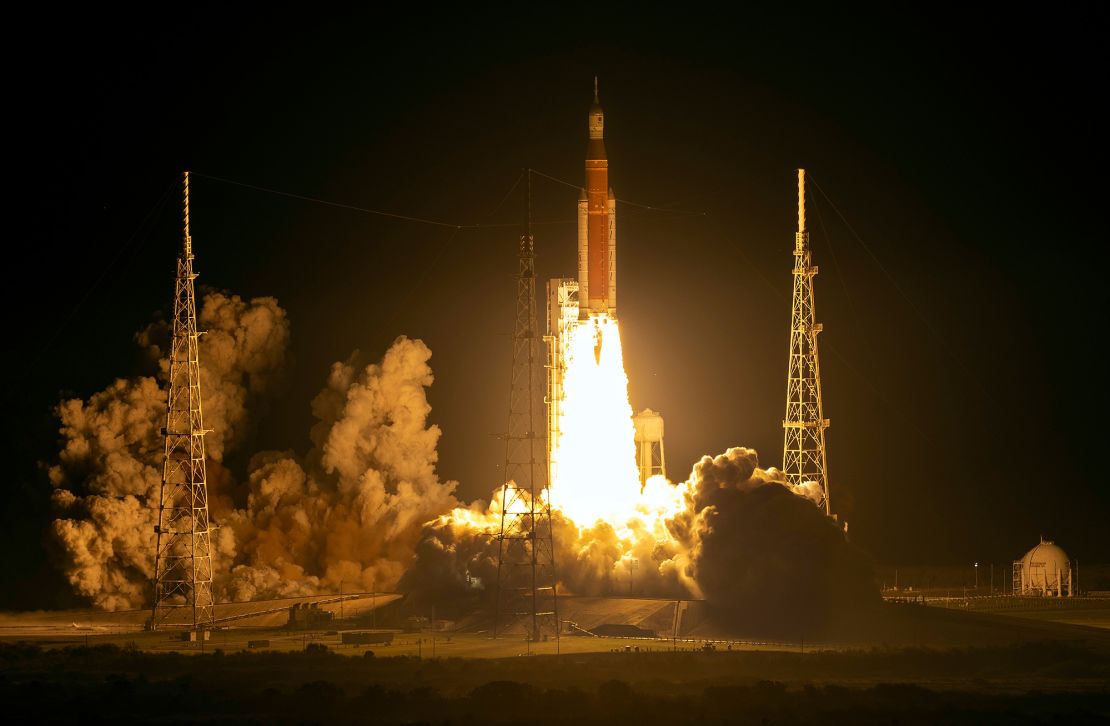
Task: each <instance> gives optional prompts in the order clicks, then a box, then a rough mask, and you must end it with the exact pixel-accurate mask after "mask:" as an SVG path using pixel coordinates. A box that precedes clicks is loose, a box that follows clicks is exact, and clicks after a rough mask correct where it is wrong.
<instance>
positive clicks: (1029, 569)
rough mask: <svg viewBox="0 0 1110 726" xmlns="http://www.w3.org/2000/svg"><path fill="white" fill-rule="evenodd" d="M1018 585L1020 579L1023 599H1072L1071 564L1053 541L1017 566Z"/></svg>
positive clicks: (1045, 542) (1029, 554) (1043, 541)
mask: <svg viewBox="0 0 1110 726" xmlns="http://www.w3.org/2000/svg"><path fill="white" fill-rule="evenodd" d="M1014 575H1015V577H1014V580H1015V583H1014V584H1015V585H1016V584H1017V581H1018V579H1019V577H1020V582H1021V594H1022V595H1043V596H1045V597H1065V596H1066V597H1071V594H1072V590H1071V560H1070V559H1068V553H1067V552H1064V550H1063V549H1062V548H1060V547H1059V546H1057V545H1056V544H1055V543H1054V542H1052V541H1051V540H1047V539H1045V538H1044V537H1041V542H1040V544H1038V545H1037V546H1036V547H1034V548H1033V549H1031V550H1029V551H1028V552H1026V553H1025V556H1024V557H1022V558H1021V559H1020V560H1018V561H1017V562H1015V563H1014Z"/></svg>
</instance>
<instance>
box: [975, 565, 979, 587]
mask: <svg viewBox="0 0 1110 726" xmlns="http://www.w3.org/2000/svg"><path fill="white" fill-rule="evenodd" d="M975 594H976V595H978V594H979V563H978V562H976V563H975Z"/></svg>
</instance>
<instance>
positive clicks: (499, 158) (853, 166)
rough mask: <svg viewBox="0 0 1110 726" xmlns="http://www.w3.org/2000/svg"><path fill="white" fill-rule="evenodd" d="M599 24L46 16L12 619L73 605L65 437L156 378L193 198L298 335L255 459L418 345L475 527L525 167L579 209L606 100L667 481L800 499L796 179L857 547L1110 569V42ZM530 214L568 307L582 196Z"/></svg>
mask: <svg viewBox="0 0 1110 726" xmlns="http://www.w3.org/2000/svg"><path fill="white" fill-rule="evenodd" d="M576 7H578V6H571V5H566V4H564V5H561V6H558V7H554V8H551V9H548V10H546V11H531V12H530V14H528V15H513V14H505V13H496V14H495V13H490V14H489V15H474V16H458V17H454V18H433V17H429V16H427V15H421V16H413V17H399V16H385V15H380V14H375V13H369V14H365V15H353V16H346V17H339V16H333V17H330V18H327V19H321V18H315V17H301V16H298V15H293V14H282V15H267V16H261V15H252V14H248V13H245V12H243V13H238V14H230V15H229V14H227V11H225V10H223V9H221V10H219V11H218V12H216V11H214V10H194V11H191V13H190V14H189V15H187V16H185V17H183V18H181V19H179V20H178V21H174V22H172V23H171V22H169V21H159V22H155V21H151V22H150V25H149V27H148V28H147V29H146V31H145V32H142V33H135V32H132V31H130V30H126V31H125V30H124V28H130V27H132V24H133V23H134V22H135V20H136V19H135V18H127V19H124V18H114V17H111V16H110V15H98V16H96V17H85V18H69V19H66V20H64V21H63V20H60V19H58V18H49V19H47V18H41V17H40V18H28V19H26V22H25V30H26V33H27V35H28V37H30V38H33V39H36V42H35V45H36V51H35V53H34V54H33V55H31V56H28V58H27V62H26V63H25V64H24V65H23V66H22V68H20V69H19V71H18V73H17V74H16V76H15V77H14V79H13V85H12V86H11V90H10V91H9V95H14V96H15V99H16V103H15V104H14V105H13V109H12V110H10V111H9V118H10V119H11V120H15V121H16V122H17V123H18V124H19V125H20V127H21V128H20V129H19V133H18V134H15V135H12V136H10V137H9V138H10V139H11V141H10V143H11V144H12V154H11V156H13V157H14V158H15V161H16V170H17V173H16V174H14V175H13V176H12V177H11V179H10V181H12V182H13V183H14V184H15V186H16V189H17V199H18V200H19V202H18V204H17V205H16V206H15V207H14V208H13V209H11V210H10V212H9V215H10V216H9V222H10V223H11V227H10V231H9V234H8V238H9V241H8V249H9V250H10V253H9V262H8V267H7V275H6V280H7V284H6V285H5V286H4V305H5V309H6V310H7V315H6V318H7V321H8V322H7V325H6V326H5V327H6V331H5V332H6V336H7V344H6V346H5V347H6V348H7V350H8V351H9V352H8V354H7V355H6V356H5V358H4V381H5V384H4V385H5V392H4V397H5V403H4V408H5V416H4V419H5V427H6V429H7V432H8V433H7V436H6V439H5V447H8V448H9V451H8V453H7V454H6V456H5V458H6V460H7V462H8V464H9V466H8V471H9V475H8V477H7V478H6V480H5V487H6V504H5V506H4V507H3V530H2V531H3V534H2V535H0V536H2V537H3V545H4V546H3V548H2V549H3V557H4V560H5V563H6V566H7V568H8V569H7V570H6V571H7V572H8V573H9V575H8V583H9V584H8V586H5V587H4V588H3V592H4V602H0V606H10V605H18V606H30V605H54V604H58V603H62V602H64V601H65V600H64V598H62V596H61V594H60V593H62V592H64V591H65V588H64V587H63V586H61V585H59V584H58V581H57V579H56V578H54V577H53V576H51V575H50V574H49V573H48V565H47V564H46V563H47V556H46V555H45V553H44V552H43V545H42V544H41V543H42V542H43V528H44V527H45V526H46V525H47V523H48V522H49V519H50V514H49V502H48V498H49V491H50V489H49V485H48V484H47V483H46V481H45V477H43V476H42V474H41V472H40V469H39V466H38V463H37V462H39V461H42V460H48V459H49V458H50V457H51V455H52V453H53V452H54V450H55V447H56V440H57V422H56V420H54V418H53V414H52V407H53V406H54V405H55V404H56V402H57V401H58V399H59V397H60V396H62V395H77V396H82V397H84V396H88V395H89V394H91V393H92V392H94V391H97V390H100V389H101V388H103V387H104V386H105V385H106V384H108V383H109V382H110V381H111V380H112V379H113V378H114V377H117V376H130V375H135V374H137V373H140V372H144V371H143V369H142V368H141V366H140V360H139V355H138V351H137V348H136V346H135V345H134V343H133V336H134V334H135V332H136V331H137V330H139V329H140V328H142V327H143V326H144V325H146V324H147V323H148V322H150V321H151V320H152V319H154V317H155V316H157V315H158V314H159V311H162V312H161V314H163V315H165V314H166V309H167V307H168V306H169V304H170V301H171V295H172V279H173V273H174V267H173V265H174V262H173V260H174V257H175V255H176V254H177V251H178V248H179V244H180V233H179V202H178V199H179V190H178V187H177V186H176V185H177V184H178V180H179V177H180V172H181V171H182V170H183V169H186V168H188V169H190V170H192V171H193V172H194V173H195V174H196V176H195V177H194V180H193V220H192V221H193V224H192V234H193V239H194V246H195V250H196V254H197V269H198V270H199V271H200V273H201V277H200V279H199V281H198V283H200V284H204V285H208V286H211V287H214V288H218V289H224V290H229V291H231V292H234V293H236V294H239V295H242V296H244V297H249V296H259V295H273V296H276V297H277V298H278V300H279V301H280V303H281V305H282V306H283V307H284V308H286V309H287V310H288V312H289V316H290V319H291V323H292V334H293V355H294V357H295V365H294V368H293V370H292V374H291V377H290V381H289V385H288V389H287V392H286V393H285V394H284V395H283V396H281V397H280V398H279V399H278V400H276V401H275V402H274V403H273V405H272V407H271V410H270V412H269V414H268V416H267V417H266V419H265V420H264V421H263V422H262V424H261V426H260V427H259V430H258V433H257V435H256V437H255V440H254V441H253V442H252V444H251V445H250V446H249V447H248V452H247V453H250V451H256V450H261V449H264V448H280V449H295V450H297V451H300V452H303V451H305V450H307V449H308V447H309V441H308V429H309V426H310V425H311V423H312V418H311V416H310V412H309V402H310V400H311V398H312V396H313V395H315V393H316V392H317V391H318V390H319V389H320V388H321V387H322V386H323V384H324V381H325V378H326V375H327V371H328V366H329V365H330V364H331V363H332V362H333V361H337V360H342V359H345V358H346V357H347V356H348V355H349V354H350V352H351V351H352V350H353V349H355V348H359V349H361V350H363V351H364V352H365V353H367V354H369V355H371V356H372V357H377V356H380V354H381V353H382V352H383V351H384V350H385V348H386V347H387V346H388V345H389V343H390V342H391V341H392V340H393V339H394V338H395V337H397V336H398V335H401V334H405V335H408V336H410V337H419V338H422V339H423V340H424V341H425V342H426V343H427V344H428V345H429V347H430V348H431V349H432V351H433V357H432V361H431V363H432V367H433V369H434V371H435V374H436V381H435V384H434V385H433V387H432V389H431V392H430V398H431V403H432V406H433V411H432V420H433V422H435V423H437V424H438V425H439V426H440V427H441V428H442V430H443V437H442V439H441V442H440V462H439V472H440V475H441V477H443V478H445V479H455V480H458V481H459V482H460V486H459V492H460V495H461V496H462V497H463V498H465V499H467V500H470V499H472V498H475V497H483V498H485V497H487V496H488V494H489V492H490V490H491V489H492V488H493V487H494V486H495V485H497V484H498V481H497V477H498V468H499V466H500V465H501V463H502V462H501V460H502V458H503V456H504V448H503V444H502V442H500V441H499V440H498V439H497V438H496V434H497V432H499V431H501V430H503V429H504V427H505V418H506V413H507V406H508V404H507V401H508V386H509V384H508V372H509V367H510V361H511V359H510V347H509V338H508V334H509V332H510V331H511V321H512V314H513V295H514V289H513V284H514V283H513V279H512V275H513V273H514V271H515V268H516V259H515V256H514V255H515V248H516V242H517V238H518V236H519V229H518V228H517V227H515V226H512V225H514V224H516V223H518V222H519V221H520V220H521V218H522V208H523V203H524V200H523V196H522V195H521V191H522V187H520V186H518V187H517V189H516V191H515V192H514V193H513V194H511V195H509V196H508V197H506V194H507V193H508V192H509V190H510V188H511V187H512V186H513V183H514V182H515V181H516V180H517V179H518V177H519V175H520V170H521V168H522V167H529V166H530V167H533V168H535V169H538V170H540V171H542V172H544V173H545V174H549V175H552V176H555V177H557V178H560V179H565V180H569V181H571V182H574V183H581V182H582V178H583V168H582V167H583V158H584V151H585V146H586V112H587V109H588V106H589V102H590V100H591V91H592V82H593V75H594V74H595V73H596V74H598V75H599V76H600V83H601V100H602V104H603V106H604V109H605V113H606V129H605V130H606V147H607V149H608V154H609V160H610V161H609V164H610V183H611V184H612V186H613V187H614V189H615V191H616V194H617V196H618V198H619V199H621V200H627V201H628V202H635V203H637V204H643V205H650V206H655V207H663V208H665V209H663V210H646V209H644V208H642V207H639V206H635V205H633V204H628V203H620V204H618V235H619V237H618V239H619V244H618V250H619V262H618V265H619V266H618V281H619V282H618V284H619V313H620V320H621V323H622V329H623V336H624V347H625V364H626V368H627V370H628V374H629V379H630V394H631V398H632V405H633V408H634V409H636V410H639V409H641V408H644V407H648V406H650V407H652V408H654V409H656V410H659V411H661V412H662V413H663V415H664V417H665V419H666V426H667V438H666V441H665V446H666V454H667V463H668V469H669V471H668V473H669V475H670V478H671V479H672V480H682V479H684V478H685V477H686V475H687V474H688V472H689V470H690V467H691V466H692V464H693V463H694V462H695V461H696V460H697V459H698V458H700V457H701V456H702V455H703V454H717V453H720V452H722V451H724V450H725V449H726V448H727V447H729V446H734V445H744V446H750V447H753V448H756V449H757V450H758V451H759V452H760V455H761V462H762V464H763V465H764V466H769V465H778V464H780V463H781V455H782V428H781V421H782V417H783V408H784V394H785V375H786V361H787V341H788V334H789V330H788V327H789V313H790V285H791V275H790V270H791V266H792V264H793V257H792V255H791V251H792V247H793V240H794V224H795V216H794V215H795V211H794V210H795V180H794V174H795V172H794V170H795V169H796V168H797V167H799V166H804V167H806V168H807V170H809V172H810V174H811V175H812V178H813V180H814V181H815V182H816V184H818V185H820V189H821V190H822V191H823V193H824V195H827V198H826V196H824V195H823V194H822V193H821V192H818V191H817V189H816V188H813V189H811V192H810V202H809V204H810V229H811V239H812V245H813V249H814V259H815V262H816V264H818V265H819V266H820V269H821V273H820V275H819V276H818V277H817V280H816V295H817V311H818V320H819V321H820V322H822V323H823V324H824V328H825V332H824V333H823V334H822V336H821V338H820V343H821V346H822V348H821V357H822V378H823V385H824V395H825V410H826V415H827V416H828V417H829V418H830V419H831V421H832V425H831V427H830V429H829V431H828V447H829V468H830V494H831V498H832V502H833V508H834V510H836V511H837V512H839V513H840V514H841V516H842V517H844V518H846V519H847V521H848V522H849V523H850V536H851V537H852V539H853V540H854V541H855V542H856V543H858V544H859V545H861V546H862V547H863V548H864V549H865V550H866V551H867V552H869V553H870V554H871V555H872V556H873V557H874V558H875V560H876V561H877V562H879V563H889V564H899V563H905V564H909V563H930V564H962V563H967V564H968V565H969V567H970V563H971V562H972V561H976V560H978V561H980V562H995V563H1003V562H1008V561H1010V560H1013V559H1015V558H1016V557H1018V556H1019V555H1020V554H1021V553H1023V552H1024V551H1025V550H1026V549H1028V548H1029V547H1030V546H1032V545H1033V544H1035V543H1036V541H1037V537H1038V536H1039V535H1041V534H1045V535H1048V536H1052V537H1055V539H1056V541H1057V542H1058V543H1059V544H1061V545H1062V546H1063V547H1064V548H1065V549H1067V550H1068V551H1069V553H1070V554H1071V555H1072V556H1073V557H1074V558H1078V559H1079V561H1080V564H1081V565H1082V563H1083V562H1106V561H1110V537H1108V536H1107V535H1106V529H1105V526H1106V524H1105V523H1106V521H1110V494H1108V493H1107V491H1108V486H1107V484H1106V482H1105V472H1104V467H1102V466H1100V464H1101V461H1102V455H1103V449H1104V444H1103V442H1102V433H1101V432H1102V431H1104V430H1105V427H1106V423H1105V421H1104V420H1103V418H1102V417H1101V415H1100V414H1101V412H1102V411H1103V410H1105V407H1104V405H1103V402H1104V401H1105V398H1106V394H1105V391H1104V390H1102V388H1103V385H1102V383H1101V380H1102V379H1101V374H1102V369H1103V368H1104V367H1105V363H1104V361H1103V360H1102V359H1101V357H1099V356H1097V355H1096V354H1095V353H1094V346H1095V344H1096V343H1097V342H1098V341H1100V340H1101V339H1102V337H1103V330H1104V328H1105V326H1106V321H1105V319H1104V318H1105V314H1104V313H1103V311H1102V310H1103V309H1102V308H1101V307H1100V305H1103V299H1102V298H1103V295H1102V283H1101V282H1100V281H1099V280H1100V277H1101V276H1102V275H1103V274H1104V268H1103V265H1102V260H1103V259H1104V257H1105V253H1104V251H1103V250H1102V249H1101V247H1102V245H1103V244H1104V238H1105V235H1104V233H1103V232H1101V230H1102V229H1103V227H1104V221H1103V220H1102V219H1101V216H1102V215H1101V214H1100V212H1101V210H1102V209H1103V208H1104V206H1105V205H1104V202H1103V199H1102V194H1098V196H1097V197H1096V193H1098V192H1102V191H1104V189H1105V182H1104V180H1103V179H1102V178H1101V176H1100V175H1098V171H1097V169H1096V167H1097V165H1098V164H1099V163H1100V160H1101V159H1102V158H1103V157H1104V156H1105V142H1104V138H1105V137H1104V133H1103V127H1104V124H1105V119H1104V115H1103V114H1102V113H1101V112H1097V111H1096V110H1095V108H1096V107H1097V105H1098V104H1097V103H1096V97H1097V96H1098V95H1099V93H1100V92H1099V91H1097V89H1098V88H1100V87H1101V86H1102V84H1103V83H1104V81H1105V79H1104V78H1103V75H1104V74H1103V71H1102V70H1101V69H1102V60H1101V53H1100V51H1099V50H1098V47H1099V46H1098V42H1097V41H1098V39H1096V38H1095V37H1094V36H1095V33H1096V32H1097V30H1098V27H1100V26H1104V23H1103V22H1102V19H1101V18H1098V17H1095V16H1093V15H1092V16H1083V15H1078V14H1077V15H1073V16H1052V17H1048V16H1042V15H1037V16H1033V15H1016V14H1015V15H1007V16H1002V15H1001V14H998V15H996V14H991V15H988V14H986V13H982V14H976V12H975V11H966V10H961V11H960V13H959V14H958V15H953V16H944V15H940V14H929V15H905V14H898V15H894V14H879V15H876V14H874V13H870V14H867V15H866V16H863V15H859V16H855V17H852V16H850V15H843V14H839V13H838V14H836V15H833V14H829V15H816V16H812V17H808V18H804V19H803V18H802V17H801V12H800V11H795V12H792V13H791V14H789V15H781V16H767V15H760V16H756V15H751V16H743V15H741V16H738V17H732V18H727V19H726V18H713V17H708V16H704V15H697V14H695V13H693V12H692V11H689V10H681V9H679V10H676V7H677V6H673V5H672V6H668V8H667V10H666V11H662V10H659V11H653V10H643V9H639V10H635V11H631V10H630V11H629V12H628V13H627V14H621V15H616V14H606V13H602V14H601V15H600V16H599V17H596V18H595V19H593V20H591V21H589V23H591V24H593V25H594V26H595V27H594V28H592V29H591V28H589V27H587V24H588V21H587V20H586V18H585V14H586V13H585V10H584V9H583V10H581V11H579V10H576V9H575V8H576ZM514 12H515V13H519V12H520V11H519V10H518V11H514ZM676 12H677V13H679V14H675V13H676ZM887 12H889V11H887ZM1005 12H1006V13H1016V12H1017V11H1016V10H1014V9H1012V8H1011V9H1008V10H1006V11H1005ZM683 13H688V14H683ZM125 21H126V22H125ZM212 177H219V178H222V179H228V180H234V181H238V182H242V183H247V184H252V185H257V186H261V187H266V188H271V189H277V190H281V191H285V192H290V193H294V194H298V195H304V196H309V197H316V198H322V199H326V200H330V201H334V202H338V203H343V204H349V205H354V206H360V207H371V208H376V209H384V210H390V211H393V212H397V213H400V214H406V215H413V216H417V217H423V218H430V219H435V220H443V221H445V222H449V223H465V224H470V223H482V224H487V225H491V226H489V227H487V228H484V229H481V230H464V231H459V232H457V233H453V232H452V230H451V229H449V228H445V227H435V226H430V225H421V224H413V223H407V222H401V221H396V220H389V219H384V218H381V217H375V216H370V215H366V214H361V213H358V212H355V211H349V210H342V209H338V208H335V207H329V206H324V205H321V204H314V203H309V202H305V201H300V200H296V199H292V198H289V197H282V196H277V195H273V194H268V193H263V192H260V191H256V190H252V189H249V188H246V187H243V186H236V185H232V184H228V183H226V182H224V181H219V180H217V179H214V178H212ZM533 184H534V187H533V189H534V199H535V218H536V220H537V221H538V223H537V226H536V246H537V254H538V268H539V269H538V272H539V276H540V279H541V280H546V279H547V278H550V277H555V276H572V275H573V274H574V273H575V254H576V248H575V244H576V243H575V239H576V236H575V235H576V232H575V226H574V223H573V220H574V215H575V201H576V198H577V192H576V191H575V190H574V189H570V188H568V187H565V186H563V185H560V184H556V183H553V182H550V181H547V180H545V179H542V178H536V179H535V180H534V182H533ZM829 200H831V203H830V201H829ZM834 205H835V206H834ZM841 215H842V216H841ZM1096 215H1097V216H1098V217H1099V218H1098V219H1096ZM845 219H846V220H847V224H846V223H845ZM494 225H503V226H494ZM849 225H850V226H849ZM17 228H18V229H19V230H20V231H19V232H15V231H14V230H15V229H17ZM1092 281H1093V282H1092ZM541 304H542V299H541ZM229 464H230V466H231V467H232V469H233V470H236V468H238V470H239V471H240V473H241V471H242V470H243V469H244V468H245V465H246V456H245V455H243V456H240V457H238V458H232V459H231V460H230V461H229Z"/></svg>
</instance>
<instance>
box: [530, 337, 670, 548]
mask: <svg viewBox="0 0 1110 726" xmlns="http://www.w3.org/2000/svg"><path fill="white" fill-rule="evenodd" d="M569 332H570V336H571V340H570V341H569V344H568V345H566V346H565V348H564V351H565V353H564V356H565V360H564V364H565V370H566V375H565V378H564V382H563V395H564V402H563V405H562V411H561V416H560V420H559V422H558V425H559V434H560V435H559V437H558V440H557V443H556V450H555V452H554V453H555V460H556V461H557V462H558V468H557V470H556V472H555V478H554V481H553V482H552V487H551V498H552V505H553V506H554V507H555V508H557V509H559V510H561V511H562V512H563V513H564V514H565V515H566V516H567V517H568V518H570V519H571V520H573V521H574V522H575V523H576V524H578V525H579V526H580V527H581V526H590V525H592V524H593V523H594V522H596V521H597V520H599V519H601V520H605V521H607V522H609V523H610V524H612V525H613V526H614V528H616V529H617V530H618V532H620V533H621V534H622V536H630V537H632V538H633V539H639V537H638V536H636V535H637V533H640V532H642V533H644V534H647V533H648V532H650V533H651V534H652V535H653V536H655V537H656V538H657V539H658V538H666V530H665V527H664V525H663V520H664V518H665V517H667V516H672V515H673V513H674V512H675V511H677V508H678V507H679V505H680V497H679V496H678V492H677V489H676V487H674V486H672V485H671V484H670V483H669V482H667V481H666V480H664V479H663V478H662V477H653V479H652V480H651V481H649V482H648V484H647V486H645V487H644V491H643V492H641V491H640V478H639V472H638V471H637V468H636V443H635V439H634V436H635V430H634V428H633V424H632V406H631V404H630V403H629V401H628V375H627V374H626V373H625V370H624V355H623V351H622V348H621V336H620V327H619V325H618V323H617V321H616V320H615V319H614V318H612V317H610V316H608V315H592V316H590V318H589V320H584V321H580V322H578V323H577V324H576V325H574V326H573V327H572V328H571V329H570V331H569Z"/></svg>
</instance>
